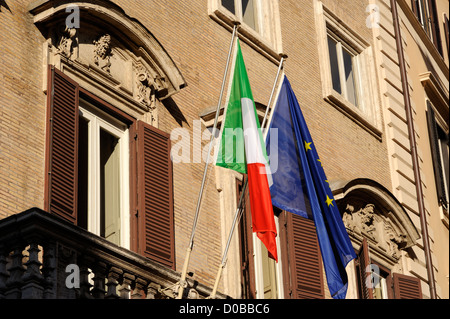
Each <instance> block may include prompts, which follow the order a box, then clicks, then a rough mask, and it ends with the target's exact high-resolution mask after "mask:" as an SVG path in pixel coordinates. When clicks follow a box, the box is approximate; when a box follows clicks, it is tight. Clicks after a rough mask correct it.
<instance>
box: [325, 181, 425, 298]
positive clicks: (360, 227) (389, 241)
mask: <svg viewBox="0 0 450 319" xmlns="http://www.w3.org/2000/svg"><path fill="white" fill-rule="evenodd" d="M332 187H333V189H334V192H333V193H334V195H335V198H336V200H337V204H338V207H339V210H340V212H341V214H343V221H344V224H345V227H346V229H347V232H348V234H349V236H350V239H351V241H352V243H353V246H354V248H355V251H356V252H357V259H356V260H354V261H353V262H352V263H351V264H349V266H347V273H348V275H349V276H348V277H349V290H348V294H347V297H348V298H360V299H394V298H395V299H403V298H422V293H421V280H420V279H419V278H418V276H415V275H416V273H415V270H414V269H410V267H409V266H408V265H409V264H410V262H409V260H414V259H416V258H417V256H416V255H415V253H414V250H413V247H414V246H415V245H416V241H417V240H418V239H419V238H420V235H419V232H418V231H417V229H416V227H415V226H414V223H413V222H412V220H411V218H410V217H409V216H408V213H407V212H406V211H405V209H404V208H403V207H402V206H401V205H400V203H399V202H398V201H397V200H396V199H395V197H394V196H393V195H392V194H391V193H390V192H389V191H388V190H387V189H386V188H384V187H383V186H382V185H380V184H378V183H376V182H374V181H372V180H367V179H357V180H353V181H351V182H346V183H335V184H334V185H332ZM352 264H353V266H352Z"/></svg>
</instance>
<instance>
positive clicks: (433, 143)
mask: <svg viewBox="0 0 450 319" xmlns="http://www.w3.org/2000/svg"><path fill="white" fill-rule="evenodd" d="M427 121H428V133H429V135H430V147H431V155H432V158H433V167H434V178H435V181H436V191H437V196H438V201H439V203H441V204H444V205H447V204H448V203H447V197H446V195H445V184H444V178H443V176H444V174H443V169H442V162H441V156H440V152H441V151H440V147H439V136H438V130H437V124H436V118H435V113H434V110H433V106H432V105H431V102H430V101H428V100H427Z"/></svg>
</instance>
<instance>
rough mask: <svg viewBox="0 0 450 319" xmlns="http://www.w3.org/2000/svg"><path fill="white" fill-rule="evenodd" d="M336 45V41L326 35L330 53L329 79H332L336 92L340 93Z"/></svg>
mask: <svg viewBox="0 0 450 319" xmlns="http://www.w3.org/2000/svg"><path fill="white" fill-rule="evenodd" d="M336 45H337V42H336V41H334V40H333V39H332V38H331V37H330V36H328V52H329V55H330V66H331V80H332V81H333V89H334V90H335V91H336V92H338V93H342V89H341V80H340V76H339V64H338V57H337V51H336Z"/></svg>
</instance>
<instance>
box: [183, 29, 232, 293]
mask: <svg viewBox="0 0 450 319" xmlns="http://www.w3.org/2000/svg"><path fill="white" fill-rule="evenodd" d="M239 24H240V23H239V22H237V21H235V22H234V26H233V35H232V36H231V42H230V49H229V50H228V58H227V63H226V67H225V72H224V75H223V80H222V88H221V90H220V96H219V101H218V102H217V109H216V117H215V118H214V125H213V130H212V133H211V139H210V141H209V149H208V155H207V158H206V163H205V168H204V170H203V179H202V184H201V187H200V192H199V195H198V199H197V207H196V209H195V215H194V222H193V225H192V231H191V237H190V239H189V246H188V248H187V250H186V258H185V260H184V265H183V270H182V272H181V278H180V287H179V288H178V296H177V299H181V298H182V297H183V293H184V288H185V287H186V286H187V283H186V274H187V268H188V266H189V261H190V259H191V252H192V248H193V247H194V237H195V231H196V228H197V222H198V217H199V214H200V206H201V201H202V197H203V190H204V188H205V181H206V175H207V173H208V165H209V161H210V157H211V149H212V144H213V141H214V138H215V135H216V130H217V122H218V119H219V113H220V106H221V104H222V98H223V92H224V88H225V82H226V78H227V74H228V68H229V65H230V58H231V53H232V51H233V43H234V39H235V37H236V33H237V29H238V28H239Z"/></svg>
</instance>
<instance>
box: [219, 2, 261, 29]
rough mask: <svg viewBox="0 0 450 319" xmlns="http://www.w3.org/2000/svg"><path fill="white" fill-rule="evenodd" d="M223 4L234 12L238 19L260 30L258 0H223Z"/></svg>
mask: <svg viewBox="0 0 450 319" xmlns="http://www.w3.org/2000/svg"><path fill="white" fill-rule="evenodd" d="M221 1H222V6H223V7H224V8H225V9H227V10H228V11H230V12H231V13H232V14H234V15H235V16H236V17H237V18H238V21H240V22H243V23H245V24H246V25H248V26H249V27H250V28H252V29H253V30H255V31H256V32H258V12H257V11H256V2H257V1H256V0H221Z"/></svg>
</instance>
